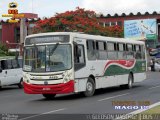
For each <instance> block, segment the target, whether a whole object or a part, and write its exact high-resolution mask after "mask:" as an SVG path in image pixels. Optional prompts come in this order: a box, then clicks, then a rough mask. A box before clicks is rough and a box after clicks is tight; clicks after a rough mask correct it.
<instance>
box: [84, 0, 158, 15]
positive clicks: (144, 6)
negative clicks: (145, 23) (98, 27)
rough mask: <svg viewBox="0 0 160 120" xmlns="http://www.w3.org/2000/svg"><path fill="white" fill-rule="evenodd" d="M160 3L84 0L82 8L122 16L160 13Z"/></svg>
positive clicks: (141, 0) (152, 0) (152, 1)
mask: <svg viewBox="0 0 160 120" xmlns="http://www.w3.org/2000/svg"><path fill="white" fill-rule="evenodd" d="M159 5H160V1H158V0H132V1H131V0H112V1H110V0H99V1H98V2H97V1H95V0H83V1H82V7H84V8H86V9H91V10H94V11H96V12H97V13H99V12H100V13H103V14H104V15H106V14H111V15H113V14H115V13H118V14H121V13H126V14H129V13H130V12H132V13H134V14H136V13H137V12H141V13H144V12H150V13H152V12H153V11H157V12H159V11H160V7H159Z"/></svg>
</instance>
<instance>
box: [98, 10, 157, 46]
mask: <svg viewBox="0 0 160 120" xmlns="http://www.w3.org/2000/svg"><path fill="white" fill-rule="evenodd" d="M98 17H99V19H100V21H101V23H100V24H101V25H103V26H104V27H107V26H114V25H119V26H122V27H124V23H125V21H129V20H143V19H144V20H146V19H156V34H157V37H156V39H154V40H151V39H146V40H145V42H146V45H147V46H148V47H156V45H157V44H159V42H160V14H159V13H157V12H153V13H152V14H150V13H149V12H145V13H144V14H141V13H140V12H138V13H137V14H133V13H130V14H128V15H126V14H125V13H122V14H121V15H118V14H117V13H115V14H114V15H113V16H111V15H110V14H107V15H106V16H104V15H103V14H101V15H99V16H98Z"/></svg>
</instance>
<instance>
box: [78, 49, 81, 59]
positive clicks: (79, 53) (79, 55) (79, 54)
mask: <svg viewBox="0 0 160 120" xmlns="http://www.w3.org/2000/svg"><path fill="white" fill-rule="evenodd" d="M78 57H81V49H80V48H78Z"/></svg>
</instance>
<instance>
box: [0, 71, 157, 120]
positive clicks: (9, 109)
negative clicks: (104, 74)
mask: <svg viewBox="0 0 160 120" xmlns="http://www.w3.org/2000/svg"><path fill="white" fill-rule="evenodd" d="M159 91H160V72H148V73H147V80H145V81H143V82H141V83H138V84H135V85H134V87H133V88H132V89H130V90H128V89H122V88H119V87H112V88H107V89H101V90H97V91H96V94H95V95H94V96H93V97H88V98H86V97H83V96H82V95H80V94H70V95H59V96H57V97H56V98H55V100H45V99H44V98H43V97H42V96H41V95H26V94H24V93H23V90H22V89H18V88H17V87H6V88H3V89H1V90H0V113H2V115H1V116H0V119H1V118H5V117H6V116H7V115H6V114H5V113H9V114H8V115H10V116H9V117H17V116H15V115H17V114H18V118H23V119H21V120H35V119H38V120H39V119H42V120H44V119H45V118H46V117H47V119H46V120H50V119H53V117H54V119H58V118H59V117H60V116H63V115H62V114H65V115H66V114H68V116H69V118H68V119H70V117H71V116H72V119H75V118H76V119H80V120H81V119H82V117H85V118H86V117H88V116H84V115H83V114H106V113H107V114H108V113H117V114H121V113H130V112H132V111H133V110H115V108H114V106H113V105H112V101H135V102H138V101H150V103H151V104H153V103H156V102H158V101H160V92H159ZM46 114H47V115H46ZM48 114H56V115H48ZM71 114H72V115H71ZM73 114H74V115H73ZM77 114H79V115H77ZM80 114H81V115H80ZM62 118H64V117H62ZM65 120H67V117H66V116H65Z"/></svg>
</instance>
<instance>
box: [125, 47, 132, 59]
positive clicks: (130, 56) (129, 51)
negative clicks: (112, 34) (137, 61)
mask: <svg viewBox="0 0 160 120" xmlns="http://www.w3.org/2000/svg"><path fill="white" fill-rule="evenodd" d="M126 48H127V49H126V50H127V59H133V58H134V51H133V45H132V44H127V45H126Z"/></svg>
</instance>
